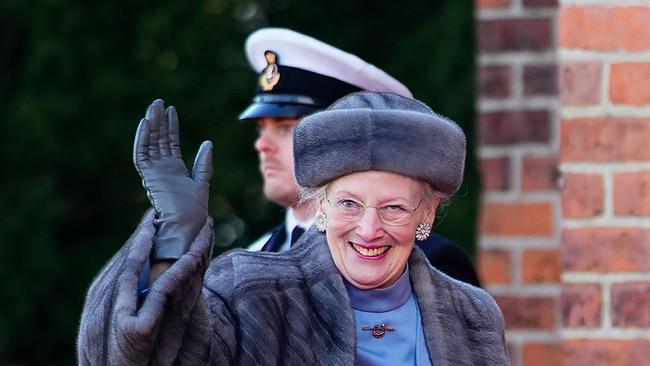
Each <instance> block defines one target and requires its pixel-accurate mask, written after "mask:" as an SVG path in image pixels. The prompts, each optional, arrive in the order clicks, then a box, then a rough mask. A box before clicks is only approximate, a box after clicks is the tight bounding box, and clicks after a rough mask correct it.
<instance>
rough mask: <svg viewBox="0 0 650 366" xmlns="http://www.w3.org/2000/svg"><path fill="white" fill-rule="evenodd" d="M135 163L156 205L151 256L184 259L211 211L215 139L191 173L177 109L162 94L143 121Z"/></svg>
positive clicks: (203, 149)
mask: <svg viewBox="0 0 650 366" xmlns="http://www.w3.org/2000/svg"><path fill="white" fill-rule="evenodd" d="M133 163H134V164H135V168H136V170H137V171H138V174H140V177H141V178H142V185H143V186H144V188H145V189H146V190H147V197H148V198H149V201H150V202H151V204H152V205H153V208H154V210H155V211H156V219H155V220H154V225H155V226H156V228H157V230H156V235H155V236H154V244H153V249H152V250H151V260H152V261H154V262H156V261H161V260H175V259H178V258H179V257H180V256H181V255H183V254H184V253H186V252H187V250H188V249H189V246H190V244H191V243H192V242H193V241H194V238H195V237H196V235H197V234H198V233H199V231H200V230H201V227H202V226H203V224H204V223H205V220H206V219H207V217H208V197H209V193H210V192H209V191H210V178H211V176H212V142H210V141H204V142H203V143H202V144H201V147H200V148H199V151H198V153H197V154H196V158H195V160H194V167H193V168H192V174H191V175H190V174H189V172H188V171H187V167H186V166H185V163H184V162H183V158H182V157H181V149H180V138H179V133H178V115H177V114H176V109H175V108H174V107H169V108H167V110H165V106H164V102H163V101H162V100H160V99H157V100H155V101H153V103H151V104H150V105H149V107H148V108H147V113H146V115H145V118H143V119H142V120H140V124H139V125H138V129H137V131H136V134H135V142H134V146H133Z"/></svg>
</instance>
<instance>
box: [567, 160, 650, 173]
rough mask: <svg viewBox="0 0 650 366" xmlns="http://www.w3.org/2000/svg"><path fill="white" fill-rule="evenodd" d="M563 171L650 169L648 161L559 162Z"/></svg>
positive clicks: (621, 171) (593, 171)
mask: <svg viewBox="0 0 650 366" xmlns="http://www.w3.org/2000/svg"><path fill="white" fill-rule="evenodd" d="M559 168H560V170H561V171H562V172H563V173H612V174H615V173H635V172H642V171H646V170H650V161H649V162H647V163H644V162H641V163H638V162H621V163H617V162H615V163H609V162H608V163H573V162H571V163H560V165H559Z"/></svg>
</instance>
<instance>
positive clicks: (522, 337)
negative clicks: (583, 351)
mask: <svg viewBox="0 0 650 366" xmlns="http://www.w3.org/2000/svg"><path fill="white" fill-rule="evenodd" d="M511 338H512V340H516V341H517V342H521V343H522V344H523V343H529V342H543V343H546V342H557V341H559V338H560V331H559V330H519V329H509V330H507V332H506V339H507V340H508V341H510V340H511Z"/></svg>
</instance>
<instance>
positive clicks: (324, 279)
mask: <svg viewBox="0 0 650 366" xmlns="http://www.w3.org/2000/svg"><path fill="white" fill-rule="evenodd" d="M303 237H304V239H305V240H304V241H302V242H303V243H308V245H297V246H296V247H295V249H297V250H298V251H300V252H301V253H300V258H301V259H302V261H301V267H302V269H303V273H305V276H306V278H307V282H308V287H309V288H310V289H311V292H312V293H313V306H314V308H315V310H316V313H317V315H318V317H319V318H320V319H322V322H321V324H323V325H324V326H326V327H329V328H330V329H329V331H328V332H323V333H322V334H327V336H328V337H330V340H329V341H331V342H332V346H333V347H334V348H333V349H332V352H331V354H330V355H328V357H332V358H333V359H337V362H332V363H331V364H340V365H352V364H354V357H355V355H356V342H355V331H354V315H353V312H352V306H351V304H350V299H349V297H348V293H347V290H346V289H345V285H344V284H343V279H342V278H341V274H340V273H339V272H338V270H337V269H336V266H335V265H334V261H333V260H332V255H331V253H330V251H329V248H328V246H327V242H326V240H325V235H324V234H323V233H320V232H318V230H316V229H315V227H314V226H312V227H311V228H310V229H309V230H308V231H307V232H306V233H305V234H304V235H303ZM303 237H301V240H303Z"/></svg>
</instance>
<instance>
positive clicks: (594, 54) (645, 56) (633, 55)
mask: <svg viewBox="0 0 650 366" xmlns="http://www.w3.org/2000/svg"><path fill="white" fill-rule="evenodd" d="M649 8H650V7H649ZM560 47H561V45H560ZM557 55H558V60H559V61H561V62H584V61H603V62H608V63H622V62H649V61H650V50H649V51H625V50H604V51H600V50H581V49H576V48H559V49H558V50H557Z"/></svg>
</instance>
